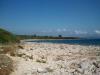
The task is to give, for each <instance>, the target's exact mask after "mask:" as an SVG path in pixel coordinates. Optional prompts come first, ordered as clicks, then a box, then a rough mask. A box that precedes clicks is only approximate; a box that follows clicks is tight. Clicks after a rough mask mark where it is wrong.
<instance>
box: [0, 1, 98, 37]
mask: <svg viewBox="0 0 100 75" xmlns="http://www.w3.org/2000/svg"><path fill="white" fill-rule="evenodd" d="M0 28H4V29H7V30H9V31H11V32H13V33H14V34H32V35H33V34H37V35H52V36H57V35H59V34H61V35H63V36H80V37H94V36H95V37H100V0H0Z"/></svg>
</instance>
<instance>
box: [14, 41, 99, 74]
mask: <svg viewBox="0 0 100 75" xmlns="http://www.w3.org/2000/svg"><path fill="white" fill-rule="evenodd" d="M96 50H100V47H95V46H81V45H66V44H62V45H61V44H50V43H28V44H25V45H24V49H22V48H20V49H19V50H17V51H18V55H19V56H16V57H14V58H19V59H20V60H19V59H16V60H17V61H18V63H17V66H16V69H15V71H14V73H13V74H12V75H99V74H100V59H99V57H97V55H99V54H97V55H95V54H96V53H95V52H96ZM93 53H94V54H93ZM93 57H95V59H92V58H93ZM90 58H91V59H90Z"/></svg>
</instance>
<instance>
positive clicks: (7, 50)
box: [0, 44, 19, 56]
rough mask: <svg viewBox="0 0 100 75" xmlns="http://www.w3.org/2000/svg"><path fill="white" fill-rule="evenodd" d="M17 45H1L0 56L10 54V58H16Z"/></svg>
mask: <svg viewBox="0 0 100 75" xmlns="http://www.w3.org/2000/svg"><path fill="white" fill-rule="evenodd" d="M18 48H19V47H18V45H15V44H11V45H3V46H2V47H1V48H0V54H10V55H11V56H16V53H17V49H18Z"/></svg>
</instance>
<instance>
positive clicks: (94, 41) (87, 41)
mask: <svg viewBox="0 0 100 75" xmlns="http://www.w3.org/2000/svg"><path fill="white" fill-rule="evenodd" d="M28 42H36V43H57V44H78V45H95V46H100V39H70V40H69V39H60V40H58V39H57V40H31V41H28Z"/></svg>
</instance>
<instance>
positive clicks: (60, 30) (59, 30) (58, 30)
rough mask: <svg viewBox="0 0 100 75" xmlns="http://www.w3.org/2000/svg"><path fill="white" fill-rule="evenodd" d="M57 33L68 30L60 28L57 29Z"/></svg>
mask: <svg viewBox="0 0 100 75" xmlns="http://www.w3.org/2000/svg"><path fill="white" fill-rule="evenodd" d="M56 31H57V32H66V31H67V30H66V29H65V28H63V29H60V28H59V29H57V30H56Z"/></svg>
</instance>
